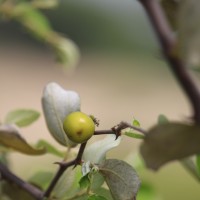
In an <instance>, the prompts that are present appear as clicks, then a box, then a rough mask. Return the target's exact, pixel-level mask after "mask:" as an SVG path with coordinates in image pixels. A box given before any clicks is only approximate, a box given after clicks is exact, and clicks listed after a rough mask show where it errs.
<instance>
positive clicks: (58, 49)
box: [48, 33, 80, 69]
mask: <svg viewBox="0 0 200 200" xmlns="http://www.w3.org/2000/svg"><path fill="white" fill-rule="evenodd" d="M52 36H53V38H52V40H49V41H48V42H49V44H50V45H51V46H52V47H53V49H54V51H55V54H56V59H57V61H58V62H60V63H62V64H66V65H67V68H71V69H73V68H74V67H76V65H77V63H78V60H79V57H80V52H79V49H78V47H77V46H76V45H75V43H74V42H73V41H72V40H70V39H69V38H65V37H62V36H60V35H59V34H57V33H54V34H53V35H52Z"/></svg>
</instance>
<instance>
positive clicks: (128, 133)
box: [125, 132, 144, 139]
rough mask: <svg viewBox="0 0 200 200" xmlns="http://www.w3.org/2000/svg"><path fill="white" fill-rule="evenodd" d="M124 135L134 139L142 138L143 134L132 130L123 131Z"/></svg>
mask: <svg viewBox="0 0 200 200" xmlns="http://www.w3.org/2000/svg"><path fill="white" fill-rule="evenodd" d="M125 135H126V136H128V137H131V138H135V139H144V135H141V134H138V133H133V132H125Z"/></svg>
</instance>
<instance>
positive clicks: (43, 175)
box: [28, 171, 54, 190]
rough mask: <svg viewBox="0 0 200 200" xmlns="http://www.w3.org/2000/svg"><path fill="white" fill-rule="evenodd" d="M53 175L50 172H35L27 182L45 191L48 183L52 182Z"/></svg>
mask: <svg viewBox="0 0 200 200" xmlns="http://www.w3.org/2000/svg"><path fill="white" fill-rule="evenodd" d="M53 175H54V174H53V173H52V172H48V171H39V172H36V173H35V174H34V175H33V176H32V177H31V178H29V180H28V182H30V183H31V184H34V185H36V186H37V187H39V188H42V189H43V190H45V189H47V187H48V186H49V183H50V181H51V180H52V178H53Z"/></svg>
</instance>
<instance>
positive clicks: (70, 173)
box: [52, 168, 80, 199]
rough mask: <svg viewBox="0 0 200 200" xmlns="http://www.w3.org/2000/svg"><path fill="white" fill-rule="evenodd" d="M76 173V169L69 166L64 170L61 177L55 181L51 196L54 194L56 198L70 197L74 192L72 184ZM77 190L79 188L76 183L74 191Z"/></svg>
mask: <svg viewBox="0 0 200 200" xmlns="http://www.w3.org/2000/svg"><path fill="white" fill-rule="evenodd" d="M78 170H80V169H78ZM76 173H77V169H73V168H69V169H68V170H66V171H65V172H64V174H63V175H62V176H61V178H60V179H59V181H58V182H57V183H56V186H55V188H54V190H53V194H52V196H55V197H56V198H57V199H62V198H64V197H70V196H71V194H72V193H73V192H74V189H73V184H74V182H75V181H76V179H75V177H76ZM79 180H80V179H79ZM78 190H79V188H78V185H77V186H76V189H75V192H77V191H78Z"/></svg>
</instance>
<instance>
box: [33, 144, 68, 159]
mask: <svg viewBox="0 0 200 200" xmlns="http://www.w3.org/2000/svg"><path fill="white" fill-rule="evenodd" d="M36 148H45V149H46V152H47V153H50V154H52V155H55V156H59V157H61V158H64V155H65V153H64V152H62V151H60V150H58V149H57V148H56V147H54V146H53V145H51V144H50V143H48V142H47V141H45V140H39V141H38V143H37V144H36Z"/></svg>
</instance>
